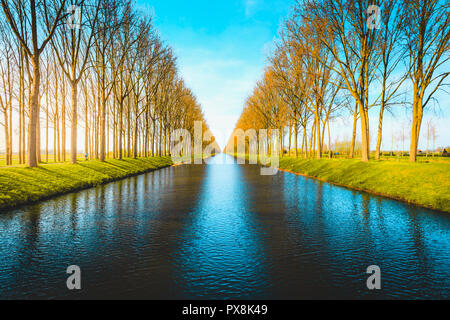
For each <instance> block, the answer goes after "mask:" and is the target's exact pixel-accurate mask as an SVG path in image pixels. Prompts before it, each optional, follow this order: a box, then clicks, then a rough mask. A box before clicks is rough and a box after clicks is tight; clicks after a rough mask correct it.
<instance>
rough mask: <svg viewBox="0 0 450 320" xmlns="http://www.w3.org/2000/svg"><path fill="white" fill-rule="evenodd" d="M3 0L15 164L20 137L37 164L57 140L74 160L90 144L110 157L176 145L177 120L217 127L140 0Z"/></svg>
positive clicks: (7, 122)
mask: <svg viewBox="0 0 450 320" xmlns="http://www.w3.org/2000/svg"><path fill="white" fill-rule="evenodd" d="M0 1H1V6H2V9H1V12H2V13H1V14H0V57H1V58H0V61H1V62H0V77H1V79H0V90H1V94H0V107H1V112H2V113H3V119H2V121H1V124H2V125H3V127H4V135H5V146H6V163H7V165H10V164H12V159H13V139H17V141H16V145H18V150H16V151H17V153H18V158H19V163H27V164H28V165H29V166H31V167H36V166H37V165H38V163H39V162H41V161H45V162H48V161H50V159H49V158H50V157H51V153H50V152H49V150H51V149H53V161H66V150H70V153H69V159H67V160H70V162H71V163H76V162H77V150H81V149H84V153H86V154H87V155H88V157H89V158H90V159H99V160H101V161H104V160H105V159H106V158H107V157H109V156H111V157H113V158H119V159H120V158H122V157H125V156H126V157H138V156H145V157H147V156H154V155H167V154H169V153H170V139H171V136H170V133H171V132H172V131H173V130H174V129H176V128H185V129H187V130H189V131H191V132H193V129H194V121H202V122H203V124H204V125H203V127H204V128H203V130H204V131H206V130H207V129H208V128H207V125H206V122H205V121H204V116H203V114H202V110H201V107H200V105H199V103H198V102H197V100H196V97H195V96H194V94H193V93H192V92H191V90H190V89H188V88H187V87H186V85H185V84H184V81H183V79H182V78H181V77H180V75H179V72H178V70H177V66H176V58H175V56H174V54H173V51H172V50H171V48H170V47H169V46H167V45H166V44H165V43H164V42H163V41H162V40H161V38H160V36H159V35H158V32H157V31H156V30H155V28H154V26H153V24H152V20H151V17H148V16H146V15H145V14H143V13H141V12H138V11H137V10H136V9H134V8H133V2H132V1H131V0H40V1H36V0H0ZM14 128H15V129H14ZM51 134H53V138H52V139H50V135H51ZM80 134H81V135H84V146H78V145H77V141H78V137H79V136H80ZM67 135H70V139H67V138H68V137H67ZM50 140H52V141H53V146H50V145H49V144H50V142H51V141H50ZM66 140H69V144H70V145H66Z"/></svg>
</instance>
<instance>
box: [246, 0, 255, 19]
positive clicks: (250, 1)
mask: <svg viewBox="0 0 450 320" xmlns="http://www.w3.org/2000/svg"><path fill="white" fill-rule="evenodd" d="M257 5H258V0H245V16H246V17H247V18H249V17H250V16H252V15H253V14H254V12H255V10H256V7H257Z"/></svg>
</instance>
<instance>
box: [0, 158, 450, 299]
mask: <svg viewBox="0 0 450 320" xmlns="http://www.w3.org/2000/svg"><path fill="white" fill-rule="evenodd" d="M220 157H226V158H225V159H226V160H228V161H223V160H224V158H220ZM223 162H226V163H229V162H230V159H229V157H227V156H224V155H220V156H218V157H217V158H216V159H213V161H212V162H210V163H209V164H208V165H192V166H179V167H173V168H166V169H163V170H160V171H155V172H152V173H148V174H145V175H141V176H137V177H132V178H129V179H125V180H122V181H118V182H115V183H111V184H107V185H104V186H99V187H97V188H93V189H90V190H85V191H81V192H78V193H73V194H69V195H65V196H61V197H58V198H55V199H53V200H49V201H46V202H43V203H41V204H38V205H33V206H28V207H24V208H21V209H19V210H14V211H11V212H8V213H4V214H1V215H0V284H1V285H0V298H3V299H5V298H7V299H10V298H218V299H225V298H255V299H256V298H269V299H271V298H288V299H294V298H392V297H394V298H414V297H419V298H447V299H448V297H449V289H450V280H449V279H450V277H449V276H450V241H449V239H450V238H449V235H450V234H449V233H450V231H449V230H450V217H449V216H448V215H447V214H441V213H438V212H433V211H430V210H426V209H421V208H417V207H414V206H410V205H407V204H404V203H400V202H397V201H392V200H388V199H385V198H381V197H374V196H371V195H368V194H365V193H360V192H355V191H350V190H347V189H344V188H341V187H336V186H332V185H330V184H327V183H323V182H319V181H316V180H312V179H307V178H304V177H302V176H295V175H293V174H288V173H282V172H280V173H278V174H277V175H276V176H261V175H260V170H259V168H258V167H257V166H249V165H237V164H232V165H220V163H223ZM231 162H232V161H231ZM71 264H77V265H79V266H80V267H81V269H82V288H83V289H82V290H81V291H77V292H75V291H68V290H67V289H66V287H65V281H66V277H67V275H66V272H65V271H66V268H67V266H69V265H71ZM372 264H376V265H379V266H380V267H381V270H382V288H383V289H382V290H381V291H369V290H367V288H366V286H365V281H366V279H367V275H366V274H365V271H366V268H367V266H369V265H372Z"/></svg>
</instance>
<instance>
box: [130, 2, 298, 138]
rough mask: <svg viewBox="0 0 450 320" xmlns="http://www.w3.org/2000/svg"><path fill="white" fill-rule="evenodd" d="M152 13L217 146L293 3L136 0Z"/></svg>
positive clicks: (260, 68)
mask: <svg viewBox="0 0 450 320" xmlns="http://www.w3.org/2000/svg"><path fill="white" fill-rule="evenodd" d="M137 1H138V5H139V6H141V8H142V9H143V10H146V11H148V12H152V13H153V14H154V19H155V20H154V23H155V25H156V27H157V29H158V30H159V32H160V34H161V37H162V39H164V40H166V42H167V43H168V44H169V45H170V46H171V47H172V48H173V49H174V51H175V54H176V56H177V58H178V66H179V69H180V72H181V75H182V76H183V78H184V79H185V81H186V83H187V86H188V87H190V88H191V89H192V90H193V92H194V93H195V95H196V96H197V98H198V100H199V102H200V103H201V105H202V108H203V110H204V113H205V116H206V119H207V121H208V124H209V125H210V127H211V130H212V132H213V134H215V135H216V137H217V139H218V140H219V143H220V144H221V145H222V146H223V145H224V143H225V142H226V140H227V139H228V136H229V134H230V133H231V131H232V129H233V128H234V124H235V122H236V121H237V119H238V118H239V115H240V113H241V111H242V108H243V106H244V102H245V99H246V98H247V96H248V95H249V94H250V93H251V91H252V89H253V86H254V85H255V83H256V81H257V80H259V78H260V77H261V76H262V74H263V71H264V67H265V66H266V64H267V61H266V57H267V53H268V52H270V50H271V47H272V43H273V39H274V37H276V36H277V32H278V29H279V27H280V24H281V22H282V21H283V19H284V18H285V17H287V16H288V13H289V11H290V7H291V6H292V4H293V1H286V0H284V1H281V0H273V1H262V0H226V1H224V0H222V1H217V0H209V1H206V0H195V1H180V0H173V1H167V0H137Z"/></svg>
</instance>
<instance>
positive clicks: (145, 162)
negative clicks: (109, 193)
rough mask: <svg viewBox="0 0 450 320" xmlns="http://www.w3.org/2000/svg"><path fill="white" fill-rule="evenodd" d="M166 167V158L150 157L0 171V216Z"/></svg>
mask: <svg viewBox="0 0 450 320" xmlns="http://www.w3.org/2000/svg"><path fill="white" fill-rule="evenodd" d="M170 165H172V160H171V158H170V157H154V158H138V159H130V158H126V159H123V160H108V161H106V162H100V161H96V160H92V161H81V162H79V163H78V164H75V165H73V164H68V163H61V164H43V165H41V166H40V167H39V168H26V167H25V166H15V167H7V168H6V167H5V168H1V169H0V212H1V211H2V210H5V209H7V208H12V207H16V206H19V205H23V204H28V203H33V202H37V201H40V200H44V199H47V198H50V197H52V196H55V195H59V194H64V193H68V192H71V191H76V190H81V189H85V188H89V187H92V186H95V185H99V184H103V183H107V182H111V181H114V180H118V179H121V178H125V177H129V176H132V175H136V174H139V173H144V172H147V171H151V170H155V169H159V168H162V167H167V166H170Z"/></svg>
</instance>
